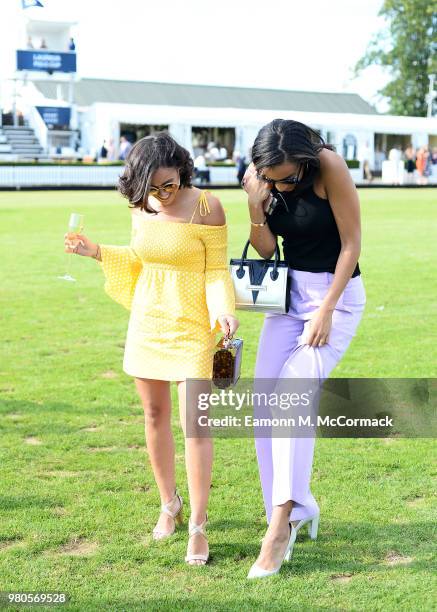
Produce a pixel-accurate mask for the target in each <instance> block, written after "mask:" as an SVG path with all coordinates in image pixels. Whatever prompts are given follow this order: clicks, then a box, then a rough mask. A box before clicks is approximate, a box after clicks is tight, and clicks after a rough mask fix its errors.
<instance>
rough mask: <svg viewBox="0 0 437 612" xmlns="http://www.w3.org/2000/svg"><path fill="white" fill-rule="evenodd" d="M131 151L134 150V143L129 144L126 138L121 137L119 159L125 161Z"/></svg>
mask: <svg viewBox="0 0 437 612" xmlns="http://www.w3.org/2000/svg"><path fill="white" fill-rule="evenodd" d="M131 149H132V143H131V142H129V140H128V139H127V138H126V136H121V137H120V154H119V156H118V159H122V160H125V159H126V157H127V156H128V153H129V151H130V150H131Z"/></svg>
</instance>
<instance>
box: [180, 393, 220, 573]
mask: <svg viewBox="0 0 437 612" xmlns="http://www.w3.org/2000/svg"><path fill="white" fill-rule="evenodd" d="M210 390H211V388H210V383H208V382H199V383H198V389H197V388H196V393H197V392H204V393H208V392H210ZM178 393H179V415H180V420H181V426H182V429H183V431H184V434H185V465H186V470H187V478H188V490H189V494H190V507H191V520H192V522H193V523H195V524H196V525H200V524H201V523H203V521H204V520H205V518H206V510H207V506H208V497H209V490H210V488H211V471H212V459H213V445H212V440H211V438H209V437H205V438H200V437H196V438H191V437H189V438H187V437H186V434H187V427H186V423H187V418H188V419H189V418H191V417H192V416H193V413H194V411H196V410H197V408H196V406H195V405H194V401H195V395H196V393H193V394H192V396H193V397H189V398H187V397H186V383H185V381H180V382H178ZM187 407H188V410H187ZM187 552H188V554H205V555H206V554H208V542H207V541H206V539H205V538H204V537H203V536H202V535H201V534H196V535H193V536H192V537H191V538H190V540H189V543H188V551H187ZM190 563H192V564H197V565H200V564H202V561H199V560H194V561H190Z"/></svg>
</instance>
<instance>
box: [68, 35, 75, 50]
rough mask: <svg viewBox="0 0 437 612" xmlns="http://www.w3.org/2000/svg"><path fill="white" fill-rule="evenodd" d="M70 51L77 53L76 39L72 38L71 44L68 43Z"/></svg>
mask: <svg viewBox="0 0 437 612" xmlns="http://www.w3.org/2000/svg"><path fill="white" fill-rule="evenodd" d="M68 50H69V51H76V45H75V43H74V38H70V42H69V43H68Z"/></svg>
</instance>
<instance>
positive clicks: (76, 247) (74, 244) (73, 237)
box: [64, 233, 97, 257]
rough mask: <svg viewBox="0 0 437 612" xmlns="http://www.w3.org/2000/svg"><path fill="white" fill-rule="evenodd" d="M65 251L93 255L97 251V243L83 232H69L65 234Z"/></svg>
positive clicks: (85, 255)
mask: <svg viewBox="0 0 437 612" xmlns="http://www.w3.org/2000/svg"><path fill="white" fill-rule="evenodd" d="M64 251H65V252H66V253H75V254H76V255H82V256H83V257H93V256H94V255H96V253H97V244H95V243H94V242H91V240H90V239H89V238H87V237H86V236H84V235H83V234H74V233H67V234H64Z"/></svg>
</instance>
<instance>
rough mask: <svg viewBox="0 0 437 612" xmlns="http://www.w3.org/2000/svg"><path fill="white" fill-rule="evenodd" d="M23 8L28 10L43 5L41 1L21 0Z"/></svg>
mask: <svg viewBox="0 0 437 612" xmlns="http://www.w3.org/2000/svg"><path fill="white" fill-rule="evenodd" d="M21 6H22V7H23V8H24V9H27V8H30V7H31V6H43V5H42V4H41V2H40V1H39V0H21ZM43 8H44V7H43Z"/></svg>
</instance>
